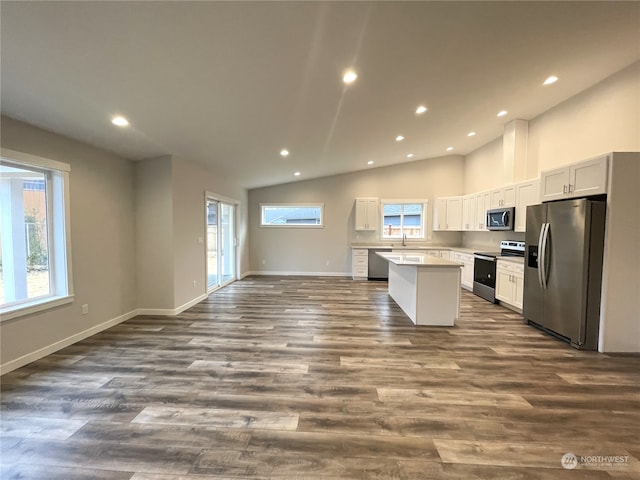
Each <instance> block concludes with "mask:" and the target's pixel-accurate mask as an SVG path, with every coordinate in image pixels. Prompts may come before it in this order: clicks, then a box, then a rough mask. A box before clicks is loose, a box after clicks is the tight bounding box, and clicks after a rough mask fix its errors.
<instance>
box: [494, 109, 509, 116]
mask: <svg viewBox="0 0 640 480" xmlns="http://www.w3.org/2000/svg"><path fill="white" fill-rule="evenodd" d="M507 113H509V112H507V111H506V110H500V111H499V112H498V115H497V116H498V117H504V116H505V115H506V114H507Z"/></svg>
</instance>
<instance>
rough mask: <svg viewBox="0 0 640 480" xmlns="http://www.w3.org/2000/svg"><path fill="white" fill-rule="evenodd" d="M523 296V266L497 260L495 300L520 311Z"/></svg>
mask: <svg viewBox="0 0 640 480" xmlns="http://www.w3.org/2000/svg"><path fill="white" fill-rule="evenodd" d="M523 296H524V265H521V264H519V263H515V262H511V261H508V260H498V264H497V267H496V298H497V299H498V300H500V302H501V303H506V304H507V305H511V306H512V307H515V308H517V309H519V310H522V299H523Z"/></svg>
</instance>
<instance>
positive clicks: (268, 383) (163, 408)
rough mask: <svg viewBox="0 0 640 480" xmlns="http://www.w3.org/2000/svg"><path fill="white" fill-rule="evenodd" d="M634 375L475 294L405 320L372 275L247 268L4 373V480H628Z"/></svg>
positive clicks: (620, 360)
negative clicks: (449, 314) (438, 321)
mask: <svg viewBox="0 0 640 480" xmlns="http://www.w3.org/2000/svg"><path fill="white" fill-rule="evenodd" d="M639 372H640V358H639V357H638V356H609V355H603V354H598V353H594V352H581V351H577V350H574V349H572V348H571V347H569V346H568V345H566V344H564V343H562V342H560V341H558V340H556V339H554V338H551V337H549V336H547V335H546V334H543V333H541V332H539V331H537V330H535V329H534V328H532V327H530V326H526V325H524V324H523V323H522V322H521V317H520V316H519V315H518V314H515V313H513V312H511V311H510V310H507V309H505V308H503V307H500V306H498V305H492V304H490V303H488V302H485V301H484V300H482V299H480V298H478V297H476V296H474V295H472V294H470V293H468V292H463V296H462V318H461V319H460V320H459V321H458V322H457V324H456V326H455V327H451V328H449V327H415V326H413V325H412V324H411V322H410V321H409V320H408V318H407V317H406V316H405V315H404V314H403V312H402V311H401V310H400V309H399V308H398V307H397V306H396V305H395V304H394V303H393V301H392V300H391V299H390V298H389V296H388V295H387V292H386V283H384V282H354V281H351V280H348V279H342V278H300V277H249V278H247V279H244V280H242V281H238V282H236V283H234V284H232V285H231V286H228V287H226V288H224V289H221V290H219V291H218V292H216V293H214V294H213V295H211V296H210V297H209V299H208V300H206V301H204V302H202V303H200V304H198V305H196V306H195V307H193V308H191V309H189V310H187V311H186V312H184V313H183V314H181V315H179V316H177V317H153V316H140V317H136V318H134V319H132V320H129V321H127V322H125V323H122V324H120V325H118V326H116V327H114V328H111V329H109V330H107V331H105V332H102V333H100V334H98V335H95V336H93V337H91V338H89V339H87V340H85V341H82V342H80V343H77V344H75V345H73V346H70V347H68V348H65V349H64V350H61V351H59V352H58V353H56V354H53V355H50V356H49V357H47V358H44V359H42V360H40V361H37V362H35V363H32V364H31V365H28V366H26V367H23V368H21V369H18V370H16V371H14V372H11V373H9V374H6V375H5V376H3V377H2V410H1V414H2V417H1V435H2V436H1V440H2V444H1V448H2V450H1V468H0V478H2V479H18V478H20V479H47V480H51V479H64V480H78V479H105V480H107V479H132V480H177V479H181V480H187V479H191V480H196V479H199V480H207V479H219V478H233V479H243V478H273V479H297V478H312V479H314V478H328V479H331V478H334V479H391V478H393V479H456V480H475V479H510V480H515V479H519V480H525V479H536V480H537V479H556V478H557V479H563V478H571V479H576V478H577V479H595V480H598V479H611V478H615V479H618V480H620V479H625V480H630V479H638V478H640V445H639V437H640V408H639V407H640V373H639ZM566 453H573V454H575V455H576V456H577V457H578V458H581V456H589V457H590V458H589V459H583V460H585V461H583V462H579V464H578V465H577V467H576V468H575V469H573V470H569V469H565V468H563V467H562V466H561V457H562V456H563V455H564V454H566ZM611 455H617V456H620V457H624V461H620V460H621V459H618V460H616V461H611V459H609V462H608V463H607V462H606V461H605V460H606V459H601V458H596V457H597V456H611ZM586 460H588V461H586Z"/></svg>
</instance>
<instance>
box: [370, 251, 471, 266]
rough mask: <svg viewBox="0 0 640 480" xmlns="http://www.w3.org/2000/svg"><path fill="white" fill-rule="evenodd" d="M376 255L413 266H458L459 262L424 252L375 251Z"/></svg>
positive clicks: (392, 261) (395, 262) (398, 263)
mask: <svg viewBox="0 0 640 480" xmlns="http://www.w3.org/2000/svg"><path fill="white" fill-rule="evenodd" d="M376 255H378V256H380V257H382V258H384V259H385V260H387V261H389V262H391V263H393V264H395V265H407V266H413V267H450V268H460V267H461V266H462V264H461V263H458V262H452V261H449V260H445V259H444V258H438V257H434V256H432V255H427V254H426V253H401V252H394V253H390V252H376Z"/></svg>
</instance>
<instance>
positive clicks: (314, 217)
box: [260, 203, 324, 227]
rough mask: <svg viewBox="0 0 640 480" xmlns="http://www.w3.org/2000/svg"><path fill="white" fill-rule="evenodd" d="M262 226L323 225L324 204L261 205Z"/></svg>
mask: <svg viewBox="0 0 640 480" xmlns="http://www.w3.org/2000/svg"><path fill="white" fill-rule="evenodd" d="M260 210H261V215H260V226H262V227H322V226H323V225H324V204H322V203H315V204H306V203H305V204H301V203H296V204H294V203H280V204H261V205H260Z"/></svg>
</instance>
